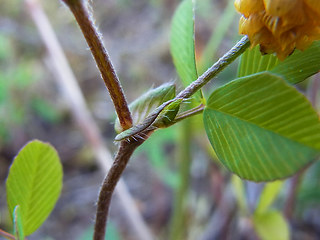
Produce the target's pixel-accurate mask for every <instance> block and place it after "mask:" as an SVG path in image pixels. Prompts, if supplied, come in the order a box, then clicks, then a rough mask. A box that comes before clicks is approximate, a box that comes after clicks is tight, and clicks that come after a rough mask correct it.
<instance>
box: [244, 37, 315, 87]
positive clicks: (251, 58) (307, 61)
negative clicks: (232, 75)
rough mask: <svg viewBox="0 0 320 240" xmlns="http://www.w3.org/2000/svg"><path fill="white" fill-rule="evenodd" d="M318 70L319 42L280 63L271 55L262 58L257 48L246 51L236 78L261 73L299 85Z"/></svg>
mask: <svg viewBox="0 0 320 240" xmlns="http://www.w3.org/2000/svg"><path fill="white" fill-rule="evenodd" d="M319 70H320V41H317V42H314V43H313V44H312V45H311V46H310V47H309V48H308V49H307V50H305V51H303V52H301V51H298V50H297V51H295V52H294V53H293V54H292V55H291V56H290V57H288V58H287V59H285V60H284V61H282V62H280V61H279V60H278V59H277V57H275V56H274V55H272V54H269V55H265V56H262V55H261V53H260V51H259V47H258V46H256V47H254V48H253V49H248V50H247V51H246V52H245V53H244V54H243V55H242V56H241V62H240V65H239V72H238V77H244V76H248V75H251V74H255V73H258V72H263V71H270V72H271V73H273V74H276V75H279V76H281V77H283V79H284V80H286V81H287V82H289V83H291V84H296V83H299V82H301V81H303V80H305V79H306V78H308V77H310V76H312V75H314V74H315V73H317V72H318V71H319Z"/></svg>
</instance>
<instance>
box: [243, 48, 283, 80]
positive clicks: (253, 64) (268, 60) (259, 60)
mask: <svg viewBox="0 0 320 240" xmlns="http://www.w3.org/2000/svg"><path fill="white" fill-rule="evenodd" d="M278 63H279V60H278V58H277V57H276V56H274V55H272V54H269V55H264V56H262V55H261V52H260V50H259V46H256V47H254V48H253V49H250V48H249V49H247V50H246V51H245V52H244V53H243V54H242V55H241V60H240V64H239V69H238V77H245V76H248V75H251V74H254V73H258V72H263V71H267V70H271V69H272V68H274V66H276V65H277V64H278Z"/></svg>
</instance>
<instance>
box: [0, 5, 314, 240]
mask: <svg viewBox="0 0 320 240" xmlns="http://www.w3.org/2000/svg"><path fill="white" fill-rule="evenodd" d="M179 2H180V1H179V0H135V1H130V0H95V1H93V3H92V9H93V12H94V17H95V19H96V24H97V25H98V28H99V30H100V31H101V33H102V35H103V39H104V43H105V46H106V48H107V50H108V52H109V55H110V57H111V60H112V62H113V64H114V66H115V68H116V71H117V73H118V76H119V78H120V80H121V83H122V85H123V88H124V91H125V93H126V96H127V100H128V102H132V101H133V100H134V99H135V98H137V97H138V96H140V95H141V94H143V93H144V92H145V91H147V90H148V89H150V88H152V87H156V86H159V85H161V84H163V83H166V82H175V83H176V85H177V89H178V90H181V89H182V85H181V83H180V82H179V79H178V78H177V74H176V72H175V69H174V66H173V63H172V59H171V55H170V24H171V19H172V16H173V14H174V11H175V9H176V7H177V6H178V4H179ZM38 4H43V8H44V12H45V14H46V15H47V17H48V19H49V21H50V23H51V24H52V27H53V29H54V31H55V34H56V36H57V38H58V41H59V43H60V45H61V47H62V49H63V51H64V53H65V54H66V56H67V60H68V61H69V64H70V66H71V69H72V71H73V72H74V74H75V78H76V80H77V84H78V85H79V86H80V88H81V90H82V93H83V95H84V98H85V101H86V104H87V105H88V108H89V110H90V112H91V114H92V117H93V120H94V122H96V124H97V126H98V127H99V132H100V134H101V135H102V136H103V141H104V143H103V144H104V146H106V147H107V149H108V151H109V152H110V155H111V156H113V155H114V153H115V151H116V149H117V145H116V144H115V143H114V142H113V139H114V137H115V135H116V133H115V131H114V128H113V124H114V121H115V113H114V108H113V105H112V103H111V101H110V97H109V95H108V93H107V90H106V88H105V86H104V83H103V81H102V80H101V78H100V74H99V72H98V70H97V68H96V66H95V63H94V61H93V59H92V57H91V54H90V51H89V50H88V47H87V45H86V43H85V40H84V38H83V36H82V35H81V32H80V30H79V28H78V27H77V25H76V23H75V20H74V17H73V16H72V15H71V13H70V12H69V10H68V9H67V8H66V7H65V6H64V5H63V4H61V3H60V2H59V0H54V1H39V3H35V5H38ZM35 5H32V4H31V5H26V3H25V2H24V1H22V0H2V2H1V8H0V228H1V229H3V230H6V231H11V229H12V224H11V219H10V216H9V213H8V210H7V206H6V196H5V179H6V177H7V174H8V169H9V167H10V164H11V162H12V160H13V158H14V156H15V155H16V154H17V152H18V151H19V149H20V148H21V147H22V146H24V145H25V144H26V143H27V142H28V141H30V140H32V139H40V140H42V141H47V142H50V143H51V144H52V145H53V146H54V147H55V148H56V149H57V151H58V153H59V155H60V157H61V161H62V164H63V169H64V187H63V191H62V194H61V197H60V199H59V201H58V203H57V205H56V207H55V209H54V211H53V212H52V214H51V215H50V217H49V218H48V219H47V221H46V222H45V223H44V225H43V226H42V227H41V228H40V229H39V230H38V231H37V232H35V233H34V234H33V235H32V236H30V237H29V239H41V240H43V239H46V240H49V239H70V240H73V239H82V240H87V239H91V238H92V237H91V236H92V227H93V221H94V217H95V209H96V205H95V204H96V198H97V196H98V191H99V187H100V184H101V182H102V180H103V177H104V173H105V171H106V169H103V165H101V162H100V164H99V161H97V159H96V158H97V157H96V155H95V154H94V151H95V150H94V148H93V147H92V146H93V145H92V142H91V143H90V142H89V141H88V139H89V140H90V137H89V138H88V136H87V134H88V133H86V132H85V131H84V130H83V129H84V128H83V126H81V121H80V125H79V120H77V119H75V118H74V115H73V114H72V109H70V102H68V99H67V98H66V97H65V95H63V92H64V91H65V90H64V89H63V88H64V87H63V84H62V85H61V83H60V84H59V83H58V82H57V79H56V78H57V74H56V70H55V68H54V64H53V62H52V59H51V58H50V56H49V55H48V51H47V48H46V46H45V44H44V42H43V40H42V38H41V37H40V34H39V31H38V30H37V28H36V26H35V22H34V21H33V20H32V17H31V14H32V12H33V10H32V8H34V6H35ZM232 5H233V4H232V2H231V1H230V0H229V1H228V0H199V1H197V5H196V24H195V32H196V33H195V38H196V56H197V61H198V63H199V65H198V67H199V73H201V72H203V71H204V70H205V69H206V67H208V66H210V63H213V62H214V60H217V58H218V57H219V56H221V55H222V54H223V53H224V52H225V51H227V50H228V49H229V48H230V47H232V46H233V44H234V43H235V42H236V41H237V40H238V39H239V38H240V36H239V35H238V19H239V15H238V14H237V13H235V10H234V8H233V6H232ZM38 6H39V5H38ZM236 74H237V62H236V63H234V64H232V65H231V66H230V67H229V68H228V70H227V71H224V72H223V73H222V74H220V75H219V77H218V79H216V81H215V83H214V84H210V85H208V86H207V87H206V89H205V95H206V94H208V93H210V92H211V91H212V89H213V88H216V87H218V86H219V85H221V84H222V83H224V82H227V81H230V80H232V79H234V78H235V77H236ZM312 81H314V80H310V81H306V82H304V83H303V84H302V85H300V86H299V89H300V90H301V91H302V92H305V93H306V94H308V86H310V85H311V86H312ZM312 97H313V98H315V97H316V96H312ZM189 124H190V125H191V126H192V131H191V130H190V132H189V133H190V135H191V137H190V136H189V139H190V141H189V142H187V143H185V145H184V146H182V145H183V143H182V144H181V142H182V141H181V139H185V137H186V136H184V135H183V134H184V133H183V129H182V128H183V126H181V125H180V124H177V125H175V126H173V127H170V128H168V129H163V130H159V131H157V132H155V134H153V135H152V137H151V138H150V139H148V141H147V142H146V143H145V144H144V145H143V146H141V147H140V148H139V149H138V150H137V151H136V152H135V154H134V156H133V157H132V159H131V160H130V163H129V165H128V167H127V169H126V171H125V173H124V176H123V179H124V182H125V183H126V187H127V190H128V191H129V193H130V195H129V197H130V198H131V199H134V203H135V204H134V206H133V205H132V206H129V208H131V207H132V208H137V210H138V211H139V213H140V214H141V216H142V217H143V219H144V221H145V223H146V225H147V227H148V229H149V230H150V232H151V234H152V235H153V236H154V239H172V240H173V239H177V240H180V239H181V240H182V239H208V240H209V239H259V238H258V236H257V234H256V233H255V231H254V229H253V226H252V222H251V216H252V214H253V212H254V209H255V206H256V204H257V202H258V200H259V195H260V193H261V191H262V189H263V187H264V184H255V183H249V182H245V181H243V182H241V181H240V182H241V184H240V187H237V186H239V184H236V183H235V182H238V183H239V180H235V179H234V178H232V176H231V174H230V173H228V172H227V171H225V169H224V168H223V167H222V166H220V164H219V162H218V161H217V159H216V157H215V154H214V153H213V151H212V150H211V149H210V147H209V145H208V141H207V137H206V135H205V132H204V130H203V127H202V123H201V117H200V118H199V117H195V118H194V119H192V120H191V122H190V123H189ZM187 146H188V149H189V156H187V157H185V158H189V157H190V159H185V160H183V159H184V157H183V156H182V157H181V151H180V150H181V149H182V148H185V147H187ZM183 161H185V163H184V162H183ZM231 179H233V181H232V180H231ZM181 184H182V186H181ZM241 187H243V188H244V190H243V191H244V193H245V194H244V195H243V196H242V197H239V194H238V195H237V194H235V193H237V191H238V190H239V189H241ZM319 187H320V164H319V163H317V164H313V165H312V166H311V167H310V168H308V169H307V170H305V171H304V172H303V174H299V176H298V177H293V178H291V179H289V180H286V181H285V183H284V185H283V187H282V190H281V192H280V194H279V195H278V196H277V199H276V201H275V202H274V204H273V208H275V209H278V211H281V212H284V214H285V215H286V217H287V219H288V220H289V223H290V230H291V232H292V233H291V238H292V239H306V240H308V239H310V240H311V239H320V190H319V189H320V188H319ZM179 196H180V197H179ZM241 198H242V201H243V202H245V205H246V207H245V208H241V203H239V200H240V202H241ZM121 204H122V202H121V201H119V196H118V195H117V196H114V198H113V202H112V206H111V213H110V218H109V219H110V220H109V227H108V233H107V235H108V239H112V240H113V239H115V240H118V239H119V240H120V239H125V240H135V239H140V238H139V236H138V235H137V229H135V226H133V225H132V221H129V220H128V218H127V215H126V213H125V211H126V210H125V209H126V208H123V205H121ZM243 209H245V210H243ZM175 219H178V220H175ZM177 229H178V230H177ZM0 239H1V237H0Z"/></svg>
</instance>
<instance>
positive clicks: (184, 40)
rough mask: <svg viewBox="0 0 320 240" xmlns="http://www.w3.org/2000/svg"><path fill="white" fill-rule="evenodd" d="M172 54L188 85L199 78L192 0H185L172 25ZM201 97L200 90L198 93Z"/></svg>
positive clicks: (184, 82)
mask: <svg viewBox="0 0 320 240" xmlns="http://www.w3.org/2000/svg"><path fill="white" fill-rule="evenodd" d="M170 44H171V55H172V58H173V63H174V65H175V67H176V69H177V72H178V75H179V77H180V79H181V81H182V83H183V84H184V86H185V87H186V86H188V85H189V84H190V83H191V82H193V81H194V80H196V79H197V78H198V73H197V67H196V60H195V48H194V6H193V1H192V0H184V1H182V2H181V4H180V5H179V7H178V9H177V10H176V12H175V14H174V16H173V20H172V27H171V41H170ZM196 96H197V97H201V95H200V92H199V94H196Z"/></svg>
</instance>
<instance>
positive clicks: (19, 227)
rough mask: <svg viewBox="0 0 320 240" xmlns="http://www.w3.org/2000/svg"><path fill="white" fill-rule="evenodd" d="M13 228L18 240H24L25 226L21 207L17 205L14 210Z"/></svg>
mask: <svg viewBox="0 0 320 240" xmlns="http://www.w3.org/2000/svg"><path fill="white" fill-rule="evenodd" d="M13 227H14V234H15V237H16V239H17V240H24V231H23V224H22V219H21V211H20V206H19V205H17V206H16V207H15V208H14V210H13Z"/></svg>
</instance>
